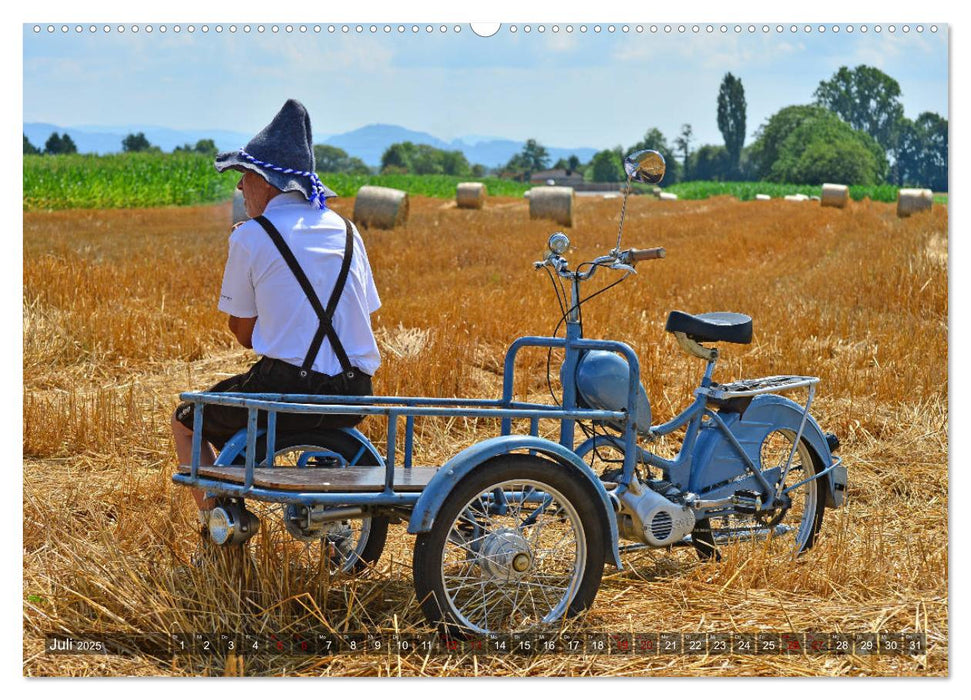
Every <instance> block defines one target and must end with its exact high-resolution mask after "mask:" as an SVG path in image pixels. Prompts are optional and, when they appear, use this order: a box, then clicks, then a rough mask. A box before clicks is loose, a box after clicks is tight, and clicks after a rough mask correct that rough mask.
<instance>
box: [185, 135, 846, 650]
mask: <svg viewBox="0 0 971 700" xmlns="http://www.w3.org/2000/svg"><path fill="white" fill-rule="evenodd" d="M624 166H625V169H626V171H627V174H628V183H627V193H626V194H625V197H624V209H623V210H622V214H621V229H620V230H619V231H618V236H617V245H616V247H615V248H614V249H613V250H611V252H610V253H609V254H608V255H604V256H602V257H598V258H597V259H595V260H592V261H589V262H585V263H582V264H580V265H578V266H577V267H576V268H573V269H571V268H570V266H569V263H568V261H567V259H566V258H565V257H563V256H564V254H565V253H566V252H567V250H568V248H569V240H568V239H567V237H566V236H565V235H563V234H562V233H555V234H553V235H552V236H551V237H550V239H549V245H548V247H549V252H548V253H547V255H546V257H545V258H544V259H543V260H542V261H539V262H536V263H535V264H534V265H535V267H536V268H537V269H544V270H546V271H547V272H548V273H549V275H550V278H551V279H552V280H553V281H554V288H555V289H557V299H558V300H559V302H560V305H561V310H562V311H563V320H564V321H565V326H566V335H565V337H555V336H556V331H554V334H553V335H554V337H522V338H518V339H517V340H516V341H515V342H513V344H512V345H511V347H510V348H509V350H508V351H507V353H506V357H505V364H504V377H503V389H502V396H501V397H500V398H498V399H457V398H416V397H385V396H370V397H354V398H349V397H336V396H302V395H279V394H276V395H268V394H238V393H237V394H216V393H186V394H183V395H182V398H183V399H184V400H186V401H191V402H194V404H195V406H196V410H195V418H194V420H195V423H194V426H193V435H194V444H193V452H192V464H191V465H187V466H184V467H181V468H180V470H179V472H178V473H177V474H176V475H175V476H174V477H173V479H174V481H175V482H176V483H177V484H182V485H184V486H189V487H194V488H198V489H204V490H205V491H207V492H208V493H210V494H211V495H213V496H214V497H215V498H216V499H217V502H218V505H217V507H216V508H215V509H214V510H213V511H212V516H211V518H210V522H209V533H210V537H211V538H212V539H213V541H214V542H215V543H216V544H217V545H222V546H241V545H244V544H245V543H246V542H247V541H248V540H250V539H251V538H253V536H254V535H257V534H259V537H256V538H255V539H254V540H253V542H254V543H258V544H259V545H260V546H273V547H283V548H286V547H298V548H301V547H302V548H309V547H316V548H317V551H318V552H320V553H322V555H323V556H322V557H321V559H322V560H324V561H326V562H327V567H328V568H329V569H330V571H331V572H332V573H335V574H337V573H354V572H357V571H360V570H362V569H364V568H366V567H367V566H368V565H369V564H372V563H374V562H375V561H376V560H377V559H378V558H379V557H380V555H381V551H382V549H383V547H384V545H385V540H386V537H387V534H388V526H389V522H393V521H398V520H406V521H407V524H408V525H407V528H408V532H409V533H411V534H414V535H416V536H417V539H416V542H415V545H414V556H413V570H414V585H415V590H416V592H417V595H418V600H419V601H420V603H421V606H422V609H423V611H424V613H425V615H426V617H427V618H428V620H429V621H430V622H431V623H432V624H435V625H439V626H442V627H445V628H448V629H451V630H464V631H468V632H473V633H493V632H501V633H506V632H511V631H518V630H525V629H537V628H538V629H542V628H543V626H544V625H549V624H550V623H553V622H555V621H557V620H560V619H562V618H563V617H564V616H569V615H572V614H575V613H578V612H579V611H581V610H583V609H585V608H587V607H589V606H590V605H591V603H592V602H593V599H594V597H595V596H596V593H597V589H598V588H599V586H600V582H601V577H602V574H603V568H604V564H605V563H608V562H609V563H611V564H613V565H614V566H616V567H617V568H621V560H620V552H621V550H622V549H632V548H639V547H640V548H643V547H671V546H678V545H685V544H690V545H693V546H694V547H695V548H696V549H697V551H698V553H699V555H700V556H702V557H704V558H708V557H717V556H718V547H719V545H720V544H722V543H723V542H726V541H731V540H739V539H752V538H758V539H764V538H770V537H771V538H785V539H786V540H788V541H791V543H792V545H791V549H792V551H793V552H794V553H800V552H802V551H805V550H806V549H808V548H809V547H811V546H812V545H813V541H814V538H815V537H816V535H817V533H818V531H819V529H820V526H821V524H822V520H823V513H824V509H826V508H833V507H838V506H840V505H841V504H842V502H843V497H844V491H845V489H846V483H847V474H846V468H845V467H844V466H843V465H842V462H841V460H840V459H837V458H834V457H833V452H834V451H835V449H836V447H837V444H838V442H837V440H836V438H835V437H834V436H833V435H827V434H824V433H823V431H822V430H821V429H820V427H819V425H818V424H817V423H816V421H815V420H814V419H813V418H812V416H811V415H810V414H809V409H810V405H811V403H812V400H813V396H814V392H815V387H816V383H817V382H818V379H817V378H815V377H807V376H775V377H765V378H761V379H750V380H743V381H736V382H732V383H730V384H718V383H716V382H714V381H713V380H712V372H713V370H714V368H715V364H716V362H717V360H718V350H717V349H716V348H714V347H711V346H710V344H711V343H718V342H727V343H749V342H751V337H752V320H751V319H750V318H749V317H747V316H744V315H742V314H737V313H724V312H719V313H706V314H699V315H691V314H687V313H682V312H678V311H674V312H672V313H671V314H670V315H669V317H668V320H667V326H666V330H668V331H670V332H671V333H673V334H674V336H675V338H676V339H677V342H678V343H679V344H680V346H681V348H682V349H683V350H685V351H686V352H687V353H689V354H690V355H692V356H695V357H698V358H700V359H702V360H704V361H705V363H706V365H705V370H704V374H703V375H702V378H701V382H700V385H699V387H698V388H697V389H696V390H695V392H694V395H695V399H694V401H693V402H692V403H691V405H690V406H688V407H687V408H686V409H685V410H684V411H683V412H682V413H680V414H679V415H677V416H675V417H674V418H673V419H671V420H670V421H668V422H667V423H663V424H661V425H653V426H652V425H651V411H650V404H649V402H648V399H647V396H646V394H645V392H644V389H643V387H642V385H641V382H640V369H639V364H638V359H637V355H636V354H635V353H634V351H633V350H632V349H631V348H630V347H629V346H628V345H626V344H624V343H621V342H618V341H613V340H592V339H587V338H584V337H583V333H582V323H581V315H580V310H581V304H582V303H583V302H584V301H585V300H586V299H584V298H583V297H582V296H581V283H582V282H585V281H587V280H589V279H590V278H591V277H592V276H593V275H594V274H595V273H596V272H597V271H598V270H599V269H601V268H609V269H611V270H616V271H620V272H622V273H623V277H626V276H628V275H630V274H631V273H632V272H633V271H634V265H635V264H636V263H637V262H640V261H645V260H650V259H656V258H663V257H664V250H663V249H660V248H652V249H646V250H637V249H621V247H620V241H621V231H622V227H623V211H626V204H627V196H628V195H629V193H630V184H631V181H632V180H634V181H639V182H645V183H657V182H659V181H660V180H661V178H662V177H663V174H664V160H663V158H662V157H661V156H660V155H659V154H658V153H656V152H654V151H640V152H638V153H634V154H631V155H630V156H628V157H627V158H626V159H625V161H624ZM558 280H565V281H566V282H567V283H568V286H569V289H570V291H569V295H567V293H566V290H565V289H564V290H563V291H564V293H563V295H562V296H561V294H560V292H559V290H560V288H561V287H562V282H561V283H560V286H557V281H558ZM567 296H569V301H567V299H566V297H567ZM524 347H541V348H547V349H561V350H562V351H563V354H564V357H565V359H564V361H563V364H562V367H561V369H560V373H559V375H560V381H561V385H562V396H561V400H560V401H559V402H558V403H557V404H555V405H550V404H543V403H530V402H522V401H515V400H514V399H513V374H514V368H515V361H516V356H517V353H518V352H519V350H520V349H522V348H524ZM800 387H801V388H804V389H805V390H806V392H807V394H808V399H807V401H806V403H805V404H804V405H801V404H798V403H795V402H794V401H791V400H789V399H787V398H784V397H783V396H781V395H780V394H782V393H784V392H786V391H789V390H792V389H796V388H800ZM211 404H221V405H229V406H240V407H243V408H245V409H246V410H247V411H248V416H249V423H248V428H247V429H245V430H242V431H240V433H239V434H237V435H236V436H235V437H234V438H233V439H231V440H230V441H229V442H228V443H227V444H226V445H225V447H224V449H223V450H222V451H221V452H220V454H219V457H218V459H217V460H216V464H215V465H214V466H200V464H199V456H200V453H201V443H202V437H201V436H202V427H203V421H204V420H205V406H206V405H211ZM281 412H288V413H344V414H347V413H354V414H360V415H382V416H386V417H387V426H388V427H387V443H386V445H385V446H384V453H383V454H382V453H381V451H379V450H378V449H377V448H376V447H375V446H374V445H373V444H372V443H371V442H370V441H368V439H367V438H366V437H364V435H363V434H362V433H361V432H359V431H358V430H356V429H342V430H326V431H321V432H317V433H312V434H306V433H304V434H296V435H294V434H287V433H283V432H279V433H278V432H277V430H276V418H277V415H278V414H279V413H281ZM427 416H465V417H476V418H494V419H496V420H497V421H498V422H499V426H500V430H499V435H497V436H495V437H492V438H489V439H486V440H483V441H482V442H479V443H477V444H475V445H473V446H471V447H468V448H467V449H464V450H462V451H461V452H459V453H458V454H456V455H455V456H454V457H452V458H451V459H449V460H448V461H446V462H445V463H444V464H441V465H435V466H417V465H413V464H412V452H413V450H412V448H413V442H414V434H415V419H416V418H419V419H420V418H422V417H427ZM261 417H264V418H261ZM402 419H403V423H404V435H403V441H404V445H403V449H402V450H401V454H402V455H403V458H402V460H401V462H402V463H401V464H400V465H399V464H396V463H395V451H396V446H397V445H398V442H399V439H400V437H401V436H399V428H400V427H401V422H402ZM550 419H552V420H556V421H559V424H560V430H559V440H558V441H554V440H550V439H547V438H544V437H540V436H539V423H540V421H541V420H550ZM261 425H265V426H266V428H265V429H264V428H261V427H259V426H261ZM578 426H579V427H581V428H582V429H583V432H584V434H585V439H584V440H583V441H582V442H580V443H579V444H576V443H577V440H576V428H577V427H578ZM514 427H516V428H521V430H522V432H515V431H514ZM680 428H685V434H684V439H683V443H682V445H681V448H680V451H679V452H678V454H677V456H676V457H675V458H673V459H665V458H662V457H660V456H658V455H657V454H654V453H653V452H651V451H650V449H648V448H647V447H645V446H644V445H649V444H650V443H651V442H652V441H653V440H655V439H656V438H658V437H660V436H663V435H668V434H670V433H673V432H674V431H676V430H678V429H680ZM527 429H528V432H527ZM604 465H607V466H606V467H605V466H604ZM595 467H596V468H595ZM251 509H252V510H251ZM254 510H255V511H257V512H260V513H263V517H262V521H263V523H262V526H261V518H260V517H259V516H258V515H257V514H256V513H254V512H253V511H254ZM267 514H273V520H274V522H269V520H270V518H268V517H267ZM280 536H282V537H283V538H285V541H283V540H280V539H277V538H278V537H280ZM621 540H625V541H627V542H629V543H630V544H627V545H624V546H621Z"/></svg>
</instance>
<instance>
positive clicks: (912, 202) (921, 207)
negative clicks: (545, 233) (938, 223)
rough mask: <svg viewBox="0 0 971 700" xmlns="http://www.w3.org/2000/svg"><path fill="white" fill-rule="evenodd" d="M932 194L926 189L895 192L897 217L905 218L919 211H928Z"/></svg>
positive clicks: (932, 200) (932, 202) (932, 201)
mask: <svg viewBox="0 0 971 700" xmlns="http://www.w3.org/2000/svg"><path fill="white" fill-rule="evenodd" d="M933 204H934V193H933V192H931V191H930V190H926V189H903V190H900V191H898V192H897V216H899V217H907V216H910V215H911V214H915V213H917V212H919V211H930V210H931V206H933Z"/></svg>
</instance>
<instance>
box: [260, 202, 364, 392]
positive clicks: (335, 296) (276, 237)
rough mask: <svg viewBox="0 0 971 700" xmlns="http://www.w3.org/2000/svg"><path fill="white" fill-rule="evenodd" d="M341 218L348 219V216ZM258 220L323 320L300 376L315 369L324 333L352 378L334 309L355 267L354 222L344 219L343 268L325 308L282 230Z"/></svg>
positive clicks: (351, 370) (261, 219) (265, 219)
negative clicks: (335, 321) (335, 322)
mask: <svg viewBox="0 0 971 700" xmlns="http://www.w3.org/2000/svg"><path fill="white" fill-rule="evenodd" d="M341 218H342V219H344V217H341ZM255 221H257V222H258V223H259V224H260V226H262V227H263V229H264V230H265V231H266V232H267V233H268V234H269V236H270V239H271V240H272V241H273V243H274V244H275V245H276V247H277V249H278V250H279V251H280V255H282V256H283V260H284V261H285V262H286V263H287V267H289V268H290V271H291V272H292V273H293V276H294V277H296V278H297V282H299V283H300V287H301V288H302V289H303V293H304V294H306V295H307V299H308V300H309V301H310V305H311V306H312V307H313V309H314V313H316V314H317V320H318V322H319V325H318V326H317V333H316V334H315V335H314V339H313V340H312V341H311V343H310V349H309V350H308V351H307V356H306V357H305V358H304V361H303V368H302V371H301V372H300V376H302V377H305V376H307V373H308V372H310V371H311V370H312V369H313V365H314V359H315V358H316V357H317V353H318V352H319V351H320V346H321V345H322V344H323V342H324V336H327V339H328V340H329V341H330V346H331V348H333V350H334V354H335V355H337V360H338V361H339V362H340V363H341V372H343V374H344V376H345V377H347V378H348V379H352V378H353V377H354V368H353V367H352V366H351V362H350V360H348V359H347V353H346V352H344V346H343V345H341V341H340V338H338V337H337V331H335V330H334V324H333V318H334V312H335V311H336V310H337V302H338V301H339V300H340V298H341V294H342V293H343V291H344V285H345V284H346V283H347V274H348V272H350V269H351V257H352V256H353V255H354V236H353V234H352V233H351V222H350V221H349V220H348V219H344V226H345V228H346V237H345V239H344V260H343V261H342V262H341V271H340V273H339V274H338V275H337V282H336V283H335V284H334V291H332V292H331V293H330V299H328V300H327V308H326V309H324V307H323V306H321V304H320V298H319V297H318V296H317V293H316V292H315V291H314V288H313V285H312V284H310V280H309V279H307V275H306V274H304V271H303V270H302V269H301V268H300V264H299V263H298V262H297V258H296V257H294V255H293V251H292V250H290V247H289V246H288V245H287V242H286V241H285V240H283V236H281V235H280V232H279V231H277V229H276V227H275V226H274V225H273V224H271V223H270V221H269V220H268V219H267V218H266V217H265V216H257V217H256V218H255Z"/></svg>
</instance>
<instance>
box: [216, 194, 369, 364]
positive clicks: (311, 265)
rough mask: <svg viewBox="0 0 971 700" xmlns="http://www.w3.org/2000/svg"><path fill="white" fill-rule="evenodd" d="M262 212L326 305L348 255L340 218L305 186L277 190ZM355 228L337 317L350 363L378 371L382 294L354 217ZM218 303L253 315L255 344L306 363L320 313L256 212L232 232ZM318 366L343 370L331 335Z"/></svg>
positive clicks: (270, 353)
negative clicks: (376, 329) (375, 319)
mask: <svg viewBox="0 0 971 700" xmlns="http://www.w3.org/2000/svg"><path fill="white" fill-rule="evenodd" d="M263 215H264V216H265V217H266V218H267V219H269V221H270V223H272V224H273V225H274V226H275V227H276V228H277V230H278V231H279V232H280V235H281V236H282V237H283V240H285V241H286V242H287V245H288V246H289V247H290V250H292V251H293V255H294V257H296V259H297V262H299V263H300V267H301V268H302V269H303V271H304V274H305V275H306V276H307V279H309V280H310V283H311V284H312V285H313V287H314V291H316V292H317V297H318V298H319V299H320V304H321V306H323V307H324V308H326V307H327V300H328V299H330V295H331V292H332V291H333V289H334V283H335V282H336V281H337V275H338V274H339V272H340V268H341V262H342V261H343V258H344V242H345V226H344V221H343V219H341V217H340V216H339V215H338V214H337V213H335V212H333V211H331V210H330V209H317V208H316V207H314V206H313V205H312V204H310V202H308V201H307V200H306V199H305V198H304V196H303V195H302V194H301V193H300V192H284V193H283V194H280V195H277V196H276V197H274V198H273V199H271V200H270V202H269V204H267V205H266V210H265V211H264V212H263ZM351 231H352V233H353V236H354V255H353V256H352V258H351V269H350V271H349V274H348V275H347V284H346V285H345V286H344V292H343V294H341V298H340V301H339V302H338V304H337V309H336V311H335V312H334V318H333V324H334V329H335V330H336V331H337V335H338V337H339V338H340V340H341V344H342V345H343V346H344V352H346V353H347V357H348V359H349V360H350V362H351V364H352V365H354V366H355V367H357V368H358V369H360V370H361V371H363V372H365V373H366V374H371V375H373V374H374V372H375V370H377V368H378V365H380V364H381V357H380V355H379V353H378V346H377V343H376V342H375V340H374V333H373V332H372V330H371V314H372V313H374V312H375V311H377V310H378V308H380V306H381V299H380V298H379V297H378V290H377V288H376V287H375V286H374V277H373V276H372V274H371V264H370V263H369V262H368V258H367V253H366V252H365V250H364V242H363V241H362V240H361V236H360V234H359V233H358V231H357V227H355V226H353V225H352V226H351ZM219 310H220V311H224V312H226V313H227V314H230V315H232V316H238V317H240V318H253V317H254V316H255V317H256V325H255V327H254V329H253V350H254V351H255V352H256V353H257V354H259V355H264V356H266V357H272V358H275V359H278V360H283V361H284V362H289V363H290V364H292V365H297V366H298V367H299V366H302V365H303V362H304V358H305V357H306V355H307V351H308V350H309V349H310V343H311V341H312V340H313V337H314V334H315V333H316V332H317V327H318V320H317V314H316V313H314V310H313V307H312V306H311V305H310V301H309V300H308V299H307V297H306V295H305V294H304V293H303V289H302V288H301V287H300V283H299V282H297V278H296V277H294V275H293V272H291V270H290V268H289V267H288V266H287V263H286V261H285V260H284V259H283V256H281V255H280V252H279V250H278V249H277V247H276V245H274V243H273V240H272V239H271V238H270V236H269V234H267V232H266V231H265V230H264V229H263V227H262V226H260V224H259V223H257V222H256V221H252V220H250V221H247V222H245V223H244V224H242V225H241V226H239V228H237V229H236V230H235V231H233V233H232V235H230V237H229V259H228V260H227V261H226V271H225V273H224V274H223V285H222V291H221V292H220V296H219ZM313 369H314V370H316V371H317V372H323V373H324V374H330V375H334V374H339V373H340V372H341V366H340V362H339V361H338V359H337V356H336V355H335V354H334V351H333V349H332V348H331V346H330V341H329V340H328V339H327V337H326V336H325V337H324V341H323V343H322V344H321V346H320V351H319V352H318V353H317V357H316V358H315V359H314V364H313Z"/></svg>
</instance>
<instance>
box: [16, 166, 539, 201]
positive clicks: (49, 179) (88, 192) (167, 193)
mask: <svg viewBox="0 0 971 700" xmlns="http://www.w3.org/2000/svg"><path fill="white" fill-rule="evenodd" d="M320 177H321V179H322V180H323V181H324V183H325V184H327V186H328V187H330V188H331V189H332V190H334V191H335V192H337V194H338V195H339V196H341V197H353V196H354V195H355V194H357V191H358V189H360V187H361V186H363V185H379V186H382V187H393V188H395V189H400V190H405V191H406V192H408V193H409V194H413V195H425V196H428V197H442V198H451V197H454V196H455V187H456V185H457V184H458V183H460V182H465V181H469V180H473V179H475V180H476V181H477V182H484V183H485V184H486V187H487V188H488V190H489V194H491V195H497V196H508V197H521V196H522V195H523V193H524V192H525V191H526V190H528V189H529V188H530V185H528V184H524V183H521V182H512V181H509V180H500V179H498V178H469V177H454V176H449V175H345V174H339V173H338V174H333V173H331V174H328V173H321V174H320ZM236 182H237V178H236V177H235V176H234V175H232V174H230V173H224V174H220V173H217V172H216V169H215V168H214V167H213V165H212V158H211V157H209V156H205V155H200V154H195V153H186V154H183V153H123V154H115V155H106V156H97V155H61V156H24V199H23V207H24V211H37V210H50V209H115V208H125V207H159V206H179V205H190V204H204V203H206V202H219V201H225V200H227V199H230V198H231V197H232V196H233V190H234V189H235V187H236Z"/></svg>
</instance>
